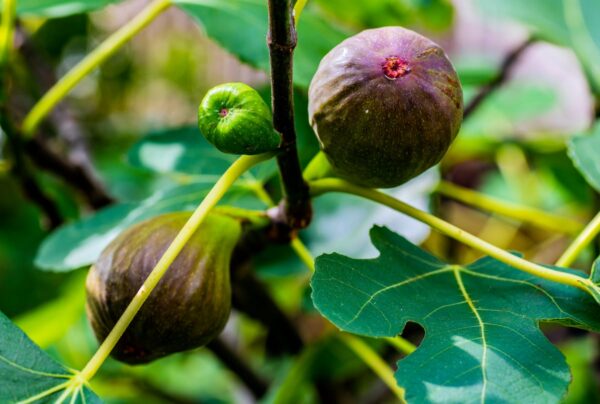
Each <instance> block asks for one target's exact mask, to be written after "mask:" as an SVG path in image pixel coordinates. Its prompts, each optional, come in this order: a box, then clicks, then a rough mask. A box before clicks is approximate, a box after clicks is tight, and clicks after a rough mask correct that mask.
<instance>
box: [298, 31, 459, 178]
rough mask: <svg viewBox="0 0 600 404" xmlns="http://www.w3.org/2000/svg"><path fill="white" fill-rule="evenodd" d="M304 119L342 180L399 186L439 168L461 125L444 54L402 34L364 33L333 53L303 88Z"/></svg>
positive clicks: (453, 80)
mask: <svg viewBox="0 0 600 404" xmlns="http://www.w3.org/2000/svg"><path fill="white" fill-rule="evenodd" d="M308 109H309V119H310V122H311V125H312V127H313V129H314V131H315V133H316V134H317V137H318V138H319V142H320V145H321V149H322V150H323V151H324V153H325V155H326V156H327V159H328V160H329V162H330V164H331V165H332V167H333V170H334V172H335V173H336V174H337V175H339V176H340V177H342V178H345V179H347V180H349V181H351V182H354V183H356V184H359V185H363V186H368V187H374V188H385V187H393V186H397V185H400V184H402V183H404V182H406V181H408V180H409V179H411V178H413V177H415V176H417V175H418V174H420V173H422V172H423V171H425V170H426V169H428V168H429V167H431V166H433V165H434V164H436V163H438V162H439V161H440V160H441V158H442V157H443V156H444V154H445V153H446V151H447V150H448V147H449V146H450V144H451V142H452V140H453V139H454V138H455V137H456V134H457V133H458V130H459V128H460V124H461V121H462V110H463V100H462V90H461V86H460V82H459V80H458V76H457V74H456V72H455V71H454V68H453V67H452V64H451V63H450V61H449V60H448V58H447V57H446V55H445V53H444V51H443V50H442V49H441V48H440V47H439V46H438V45H436V44H435V43H434V42H432V41H431V40H429V39H427V38H425V37H423V36H421V35H419V34H417V33H415V32H413V31H410V30H408V29H404V28H400V27H384V28H378V29H370V30H366V31H363V32H361V33H359V34H357V35H355V36H353V37H350V38H348V39H346V40H345V41H343V42H342V43H340V44H339V45H338V46H336V47H335V48H333V49H332V50H331V51H330V52H329V53H328V54H327V55H325V57H324V58H323V60H321V63H320V65H319V68H318V70H317V72H316V74H315V76H314V77H313V79H312V82H311V83H310V88H309V105H308Z"/></svg>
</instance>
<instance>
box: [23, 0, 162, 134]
mask: <svg viewBox="0 0 600 404" xmlns="http://www.w3.org/2000/svg"><path fill="white" fill-rule="evenodd" d="M171 4H172V1H171V0H155V1H153V2H152V3H150V4H149V5H148V6H146V7H145V8H144V9H143V10H142V11H141V12H140V13H139V14H137V15H136V16H135V17H134V18H133V19H131V20H130V21H129V22H128V23H127V24H125V25H124V26H123V27H121V28H120V29H119V30H118V31H117V32H115V33H113V34H112V35H111V36H109V37H108V38H107V39H106V40H105V41H104V42H102V43H101V44H100V45H99V46H98V47H96V48H95V49H94V50H93V51H92V52H91V53H90V54H88V55H87V56H86V57H85V58H83V60H81V61H80V62H79V63H77V64H76V65H75V67H73V68H72V69H71V70H70V71H69V72H68V73H67V74H65V75H64V76H63V77H62V78H61V79H60V80H59V81H58V82H57V83H56V84H54V86H52V88H50V90H48V91H47V92H46V94H44V96H43V97H42V98H41V99H40V100H39V101H38V102H37V103H36V104H35V105H34V106H33V108H32V109H31V111H29V113H28V114H27V116H26V117H25V119H24V120H23V135H24V136H26V137H30V136H33V134H34V133H35V131H36V129H37V128H38V126H39V124H40V123H41V121H42V120H43V119H44V118H45V117H46V116H47V115H48V114H49V113H50V111H52V109H53V108H54V107H55V106H56V105H57V104H58V103H59V102H60V101H61V100H62V99H63V98H65V96H66V95H67V94H68V93H69V92H70V91H71V90H72V89H73V88H74V87H75V86H76V85H77V84H78V83H79V82H80V81H81V80H82V79H83V78H85V77H86V76H87V75H88V74H89V73H90V72H92V71H93V70H94V69H95V68H96V67H98V66H99V65H100V64H102V63H103V62H105V61H106V60H107V59H108V58H109V57H110V56H112V55H113V54H114V53H115V52H116V51H117V50H119V49H121V48H122V47H123V45H125V44H126V43H127V42H128V41H129V40H130V39H131V38H133V37H134V36H135V35H136V34H137V33H139V32H140V31H141V30H142V29H144V28H145V27H146V26H147V25H148V24H150V23H151V22H152V21H154V19H155V18H156V17H158V16H159V15H161V14H162V13H163V12H164V11H165V10H167V9H168V8H169V6H171Z"/></svg>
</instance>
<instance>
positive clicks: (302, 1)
mask: <svg viewBox="0 0 600 404" xmlns="http://www.w3.org/2000/svg"><path fill="white" fill-rule="evenodd" d="M307 1H308V0H296V4H294V23H295V24H296V25H298V20H299V19H300V15H301V14H302V11H303V10H304V7H305V6H306V3H307Z"/></svg>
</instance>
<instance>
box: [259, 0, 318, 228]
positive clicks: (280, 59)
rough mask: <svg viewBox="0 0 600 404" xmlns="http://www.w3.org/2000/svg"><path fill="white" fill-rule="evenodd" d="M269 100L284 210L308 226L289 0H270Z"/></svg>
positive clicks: (296, 223)
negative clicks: (278, 150)
mask: <svg viewBox="0 0 600 404" xmlns="http://www.w3.org/2000/svg"><path fill="white" fill-rule="evenodd" d="M267 42H268V45H269V54H270V58H271V103H272V107H273V126H274V127H275V130H277V131H278V132H279V133H281V136H282V143H281V153H280V154H279V155H278V156H277V163H278V165H279V171H280V173H281V179H282V182H283V189H284V193H285V198H284V203H283V211H284V214H285V219H286V222H287V224H288V225H289V226H290V227H291V228H292V229H300V228H304V227H306V226H308V224H309V223H310V219H311V216H312V209H311V205H310V198H309V194H308V186H307V185H306V182H305V181H304V178H303V177H302V169H301V168H300V160H299V158H298V150H297V147H296V128H295V126H294V85H293V54H294V49H295V47H296V42H297V36H296V29H295V27H294V19H293V16H292V4H291V0H269V33H268V37H267Z"/></svg>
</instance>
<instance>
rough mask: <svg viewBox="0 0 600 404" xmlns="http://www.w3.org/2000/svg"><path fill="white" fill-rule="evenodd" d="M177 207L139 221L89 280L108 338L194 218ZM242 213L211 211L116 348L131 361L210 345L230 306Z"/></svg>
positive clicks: (90, 298) (92, 305)
mask: <svg viewBox="0 0 600 404" xmlns="http://www.w3.org/2000/svg"><path fill="white" fill-rule="evenodd" d="M189 217H190V213H187V212H177V213H168V214H164V215H162V216H158V217H155V218H152V219H149V220H146V221H144V222H142V223H139V224H136V225H134V226H133V227H131V228H129V229H127V230H126V231H124V232H123V233H121V234H120V235H119V236H118V237H117V238H116V239H115V240H114V241H113V242H112V243H110V244H109V245H108V246H107V247H106V249H105V250H104V251H103V252H102V254H101V256H100V258H99V259H98V261H97V262H96V263H95V264H94V266H93V267H92V268H91V270H90V272H89V274H88V277H87V282H86V289H87V312H88V317H89V320H90V323H91V325H92V328H93V329H94V332H95V334H96V337H97V338H98V340H99V341H103V340H104V339H105V338H106V336H107V335H108V333H109V332H110V331H111V329H112V328H113V327H114V325H115V324H116V322H117V320H118V319H119V317H120V316H121V314H123V311H124V310H125V308H126V307H127V305H128V304H129V302H130V301H131V299H133V297H134V296H135V294H136V293H137V292H138V290H139V288H140V286H142V283H143V282H144V281H145V279H146V278H147V277H148V275H149V274H150V272H151V271H152V269H153V268H154V266H155V265H156V263H157V262H158V260H159V259H160V258H161V256H162V255H163V253H164V252H165V250H166V249H167V247H168V246H169V244H171V242H172V241H173V239H174V238H175V236H176V235H177V233H178V232H179V231H180V230H181V228H182V227H183V225H184V224H185V222H186V221H187V220H188V219H189ZM240 234H241V225H240V223H239V221H237V220H235V219H233V218H231V217H228V216H224V215H220V214H216V213H211V214H209V215H208V216H207V217H206V219H205V221H204V222H203V223H202V225H201V226H200V228H199V229H198V230H197V231H196V232H195V233H194V235H193V236H192V238H191V239H190V241H189V242H188V243H187V244H186V246H185V247H184V248H183V250H182V251H181V252H180V253H179V255H178V256H177V258H176V259H175V261H174V262H173V264H171V266H170V267H169V269H168V271H167V272H166V274H165V275H164V277H163V278H162V279H161V280H160V282H159V283H158V285H157V286H156V288H155V289H154V290H153V291H152V293H151V294H150V296H149V297H148V300H147V301H146V302H145V303H144V305H143V306H142V307H141V309H140V311H139V312H138V314H137V315H136V317H135V318H134V319H133V321H132V323H131V324H130V326H129V327H128V328H127V331H125V333H124V334H123V336H122V337H121V339H120V340H119V342H118V344H117V346H116V347H115V349H114V350H113V352H112V356H114V357H115V358H116V359H118V360H121V361H123V362H127V363H130V364H137V363H146V362H150V361H152V360H154V359H157V358H160V357H163V356H166V355H169V354H171V353H175V352H180V351H185V350H189V349H193V348H197V347H200V346H203V345H205V344H206V343H208V342H209V341H211V340H212V339H214V338H215V337H216V336H217V335H218V334H219V333H220V332H221V330H222V329H223V327H224V326H225V323H226V322H227V319H228V317H229V313H230V310H231V285H230V281H229V267H230V260H231V254H232V252H233V249H234V247H235V245H236V243H237V241H238V239H239V237H240Z"/></svg>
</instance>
